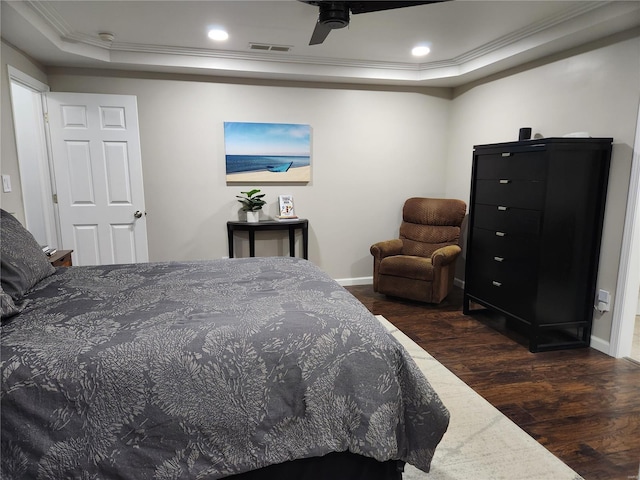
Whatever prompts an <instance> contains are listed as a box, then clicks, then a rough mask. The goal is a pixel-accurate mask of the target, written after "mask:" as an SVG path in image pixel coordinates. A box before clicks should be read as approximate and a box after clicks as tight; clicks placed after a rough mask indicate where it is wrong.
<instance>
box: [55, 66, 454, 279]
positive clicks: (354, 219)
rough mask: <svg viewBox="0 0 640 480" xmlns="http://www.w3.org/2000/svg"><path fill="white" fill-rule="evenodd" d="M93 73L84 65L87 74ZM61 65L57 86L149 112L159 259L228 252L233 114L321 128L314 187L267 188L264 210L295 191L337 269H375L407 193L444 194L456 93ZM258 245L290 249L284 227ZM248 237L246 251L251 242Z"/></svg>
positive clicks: (153, 245) (147, 180)
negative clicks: (117, 97)
mask: <svg viewBox="0 0 640 480" xmlns="http://www.w3.org/2000/svg"><path fill="white" fill-rule="evenodd" d="M84 73H86V74H84ZM108 75H109V73H108V72H101V74H100V76H98V75H96V74H95V72H78V71H74V72H70V71H68V70H65V71H62V72H57V71H54V72H51V73H50V74H49V85H50V86H51V89H52V91H71V92H94V93H121V94H131V95H136V96H137V99H138V111H139V117H140V136H141V148H142V158H143V171H144V184H145V198H146V208H147V212H148V216H147V220H148V221H147V225H148V234H149V256H150V259H151V260H152V261H161V260H187V259H210V258H220V257H222V256H225V255H227V254H228V251H227V236H226V221H227V220H229V219H237V218H238V209H239V207H240V204H239V203H238V202H237V201H236V199H235V195H237V194H239V193H240V191H241V190H246V185H227V184H226V181H225V167H224V138H223V122H224V121H247V122H282V123H305V124H310V125H311V127H312V180H311V182H310V183H309V184H308V185H258V187H259V188H262V190H263V192H266V194H267V197H266V200H267V201H268V202H269V204H268V205H267V206H266V207H265V209H266V213H267V214H270V215H275V214H276V202H277V196H278V194H281V193H291V194H293V196H294V201H295V207H296V213H297V214H298V215H300V216H302V217H305V218H308V219H309V220H310V252H309V258H310V260H312V261H313V262H314V263H316V264H318V265H319V266H320V267H322V268H323V269H324V270H326V271H327V272H329V274H330V275H331V276H332V277H334V278H339V279H340V278H357V277H370V276H371V274H372V273H371V270H372V257H371V255H370V253H369V247H370V245H371V244H372V243H374V242H376V241H378V240H385V239H388V238H393V237H394V236H397V229H398V226H399V223H400V209H401V207H402V204H403V202H404V200H405V199H406V198H407V197H409V196H433V197H440V196H442V195H444V193H445V184H446V179H445V164H446V163H445V161H444V160H445V156H446V149H447V125H448V118H447V117H448V114H449V104H450V100H449V99H448V98H447V97H446V95H447V94H448V93H449V92H448V91H446V90H444V91H440V90H438V91H435V92H434V93H435V95H429V94H424V93H416V92H410V91H409V92H402V91H385V90H367V89H355V88H349V87H343V88H314V87H311V88H310V87H308V86H287V87H282V86H271V85H252V84H249V83H243V84H233V83H224V82H225V81H224V80H220V82H221V83H218V82H216V81H212V80H211V79H208V78H206V77H195V76H191V77H175V76H174V77H167V76H164V75H153V76H148V77H147V78H140V77H141V76H142V75H138V78H133V77H109V76H108ZM282 233H283V232H280V233H272V234H271V235H270V234H262V235H261V236H260V238H267V239H270V238H271V239H272V240H271V241H269V240H265V241H259V242H257V244H256V248H257V251H256V253H257V254H258V255H266V254H282V253H284V254H287V252H288V242H287V240H286V239H285V237H286V235H282ZM238 243H239V247H240V248H239V250H240V251H239V252H238V253H240V254H243V255H247V254H248V248H247V245H246V242H238Z"/></svg>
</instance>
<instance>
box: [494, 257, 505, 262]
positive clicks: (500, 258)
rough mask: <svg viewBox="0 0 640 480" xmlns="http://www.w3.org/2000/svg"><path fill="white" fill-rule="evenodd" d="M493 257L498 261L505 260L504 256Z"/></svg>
mask: <svg viewBox="0 0 640 480" xmlns="http://www.w3.org/2000/svg"><path fill="white" fill-rule="evenodd" d="M493 259H494V260H495V261H496V262H503V261H504V257H493Z"/></svg>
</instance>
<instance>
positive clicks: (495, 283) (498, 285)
mask: <svg viewBox="0 0 640 480" xmlns="http://www.w3.org/2000/svg"><path fill="white" fill-rule="evenodd" d="M491 284H492V285H493V286H494V287H501V286H502V283H500V282H496V281H495V280H494V281H493V282H491Z"/></svg>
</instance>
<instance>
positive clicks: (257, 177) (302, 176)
mask: <svg viewBox="0 0 640 480" xmlns="http://www.w3.org/2000/svg"><path fill="white" fill-rule="evenodd" d="M309 181H311V166H310V165H307V166H304V167H292V168H290V169H289V170H287V171H286V172H270V171H268V170H261V171H259V172H241V173H228V174H227V182H236V183H237V182H255V183H272V182H276V183H277V182H309Z"/></svg>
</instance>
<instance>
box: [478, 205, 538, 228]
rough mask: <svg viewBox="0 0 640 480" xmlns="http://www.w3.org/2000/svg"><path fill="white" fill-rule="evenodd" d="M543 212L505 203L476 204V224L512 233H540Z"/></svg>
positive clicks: (480, 226)
mask: <svg viewBox="0 0 640 480" xmlns="http://www.w3.org/2000/svg"><path fill="white" fill-rule="evenodd" d="M540 219H541V213H540V211H538V210H525V209H522V208H514V207H507V206H504V205H497V206H496V205H481V204H476V205H475V206H474V226H476V227H479V228H485V229H487V230H493V231H502V232H506V233H512V234H536V235H537V234H538V232H539V231H540Z"/></svg>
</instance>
